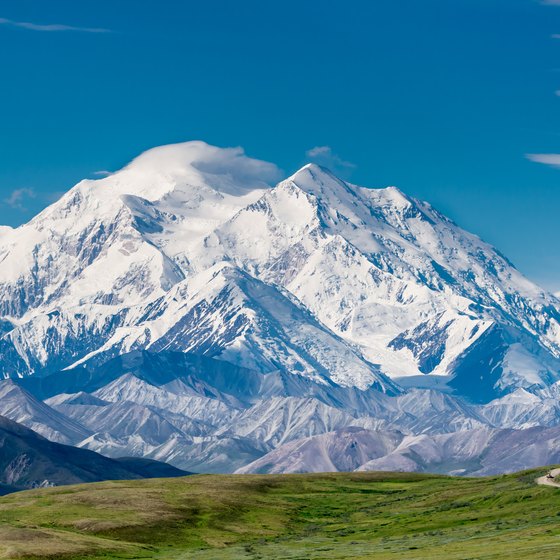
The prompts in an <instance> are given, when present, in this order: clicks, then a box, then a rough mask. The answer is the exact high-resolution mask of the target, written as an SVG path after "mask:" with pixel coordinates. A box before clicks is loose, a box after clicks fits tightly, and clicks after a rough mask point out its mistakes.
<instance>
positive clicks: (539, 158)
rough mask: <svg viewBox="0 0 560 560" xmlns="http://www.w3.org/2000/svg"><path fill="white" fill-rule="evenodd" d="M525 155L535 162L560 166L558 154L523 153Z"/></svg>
mask: <svg viewBox="0 0 560 560" xmlns="http://www.w3.org/2000/svg"><path fill="white" fill-rule="evenodd" d="M525 157H526V158H527V159H528V160H530V161H534V162H535V163H542V164H543V165H550V166H552V167H560V154H525Z"/></svg>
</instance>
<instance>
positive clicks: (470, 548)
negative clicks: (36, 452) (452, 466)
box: [0, 469, 560, 560]
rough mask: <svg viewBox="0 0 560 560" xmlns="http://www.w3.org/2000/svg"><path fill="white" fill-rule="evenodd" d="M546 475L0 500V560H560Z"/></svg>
mask: <svg viewBox="0 0 560 560" xmlns="http://www.w3.org/2000/svg"><path fill="white" fill-rule="evenodd" d="M544 472H546V471H545V470H544V469H541V470H540V471H539V470H534V471H527V472H524V473H519V474H515V475H507V476H498V477H490V478H451V477H444V476H431V475H418V474H405V473H351V474H347V473H337V474H308V475H247V476H240V475H197V476H191V477H186V478H176V479H156V480H140V481H130V482H128V481H120V482H103V483H95V484H84V485H78V486H63V487H57V488H48V489H41V490H32V491H27V492H20V493H16V494H12V495H9V496H5V497H2V498H0V558H43V559H44V558H68V559H73V560H74V559H86V558H103V559H109V558H111V559H112V558H127V559H132V558H159V559H185V560H186V559H193V560H221V559H223V560H226V559H228V560H234V559H235V560H242V559H252V560H254V559H267V560H268V559H290V560H295V559H301V560H304V559H305V560H307V559H317V560H318V559H321V560H323V559H324V560H331V559H332V560H334V559H337V560H338V559H346V558H351V559H353V560H360V559H376V560H385V559H392V560H393V559H405V558H406V559H426V560H427V559H430V560H439V559H441V560H472V559H485V560H486V559H488V560H489V559H497V558H507V559H509V560H516V559H519V560H527V559H530V558H538V559H539V560H547V559H554V560H558V559H559V558H560V489H556V488H550V487H543V486H537V485H535V483H534V479H535V478H536V477H537V476H540V475H541V474H543V473H544Z"/></svg>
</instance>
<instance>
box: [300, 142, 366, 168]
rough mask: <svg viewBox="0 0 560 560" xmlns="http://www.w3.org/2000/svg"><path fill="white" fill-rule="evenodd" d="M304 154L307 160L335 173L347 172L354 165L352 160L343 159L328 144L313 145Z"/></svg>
mask: <svg viewBox="0 0 560 560" xmlns="http://www.w3.org/2000/svg"><path fill="white" fill-rule="evenodd" d="M305 155H306V157H307V158H308V160H309V161H312V162H313V163H318V164H319V165H322V166H324V167H328V168H329V169H330V170H331V171H334V172H336V173H345V172H346V173H348V172H350V171H351V170H352V169H354V168H355V167H356V166H355V164H353V163H352V162H350V161H345V160H343V159H342V158H341V157H340V156H338V155H337V154H335V153H334V152H333V151H332V148H331V147H330V146H315V147H314V148H311V149H310V150H307V151H306V152H305Z"/></svg>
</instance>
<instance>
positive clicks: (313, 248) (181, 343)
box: [0, 142, 560, 402]
mask: <svg viewBox="0 0 560 560" xmlns="http://www.w3.org/2000/svg"><path fill="white" fill-rule="evenodd" d="M277 179H278V170H277V168H276V167H275V166H274V165H272V164H269V163H266V162H262V161H258V160H254V159H251V158H248V157H247V156H245V155H244V153H243V151H242V150H241V149H239V148H233V149H229V148H228V149H222V148H216V147H213V146H209V145H207V144H205V143H203V142H187V143H183V144H175V145H171V146H163V147H160V148H154V149H152V150H149V151H147V152H145V153H144V154H142V155H140V156H138V157H137V158H136V159H134V160H133V161H132V162H131V163H130V164H129V165H127V166H126V167H125V168H123V169H122V170H120V171H117V172H116V173H113V174H111V175H110V176H108V177H106V178H103V179H100V180H96V181H91V180H86V181H82V182H81V183H79V184H78V185H76V186H75V187H74V188H73V189H71V190H70V191H69V192H68V193H66V194H65V195H64V196H63V197H62V198H61V199H60V200H59V201H58V202H56V203H54V204H53V205H51V206H50V207H48V208H47V209H45V210H44V211H43V212H41V213H40V214H39V215H38V216H36V217H35V218H34V219H33V220H31V221H30V222H29V223H27V224H25V225H23V226H21V227H19V228H16V229H2V230H1V231H0V263H1V264H0V337H1V338H0V357H1V360H0V370H1V371H0V373H1V375H3V376H5V377H18V376H29V375H47V374H49V373H52V372H55V371H58V370H62V369H64V368H66V369H67V368H73V367H77V366H78V365H82V366H85V367H97V366H100V365H101V364H103V363H105V362H106V361H108V360H109V359H111V358H113V357H115V356H118V355H120V354H124V353H127V352H130V351H134V350H149V351H150V352H156V353H157V352H161V351H180V352H188V353H193V354H197V355H202V356H206V357H209V358H215V359H217V360H221V361H223V362H229V363H231V364H233V365H234V366H236V367H239V368H245V369H247V370H253V371H256V372H260V373H265V374H266V373H271V372H282V373H283V374H295V375H297V376H299V377H303V378H308V379H310V380H312V381H313V382H314V383H319V384H324V385H325V386H342V387H356V388H358V389H361V390H364V389H367V388H369V387H374V388H375V389H377V390H379V391H381V392H382V393H388V394H396V393H398V392H399V391H401V389H400V388H399V386H402V387H405V388H406V387H411V386H412V387H413V386H421V387H425V386H437V387H440V388H443V389H444V390H445V391H452V392H454V393H455V394H456V395H460V396H463V397H465V398H466V399H467V400H469V401H473V402H488V401H490V400H491V399H493V398H495V397H497V396H500V395H504V394H508V393H510V392H512V391H515V390H516V389H519V388H526V389H530V388H534V387H539V388H541V389H544V388H546V387H547V386H549V385H551V384H552V383H554V382H555V381H557V380H558V379H559V378H560V303H559V301H558V299H557V298H556V297H555V296H552V295H550V294H548V293H546V292H545V291H544V290H542V289H541V288H539V287H538V286H536V285H535V284H533V283H531V282H530V281H529V280H527V279H526V278H525V277H523V275H522V274H521V273H520V272H519V271H518V270H516V269H515V267H514V266H513V265H512V264H511V263H510V262H509V261H508V260H507V259H506V258H504V257H503V256H502V255H501V254H500V253H499V252H497V251H496V250H495V249H494V248H493V247H491V246H490V245H488V244H487V243H485V242H483V241H481V240H480V239H479V238H478V237H476V236H475V235H472V234H470V233H468V232H465V231H464V230H462V229H461V228H459V227H458V226H457V225H456V224H454V223H453V222H452V221H450V220H449V219H447V218H446V217H445V216H443V215H441V214H440V213H439V212H438V211H436V210H435V209H433V208H432V207H431V206H430V205H429V204H427V203H425V202H421V201H418V200H415V199H413V198H411V197H408V196H406V195H405V194H403V193H402V192H400V191H399V190H398V189H396V188H394V187H389V188H385V189H367V188H363V187H359V186H356V185H352V184H349V183H347V182H345V181H342V180H340V179H338V178H337V177H335V176H334V175H333V174H332V173H331V172H330V171H328V170H327V169H324V168H322V167H319V166H317V165H314V164H309V165H306V166H304V167H303V168H302V169H300V170H299V171H298V172H297V173H295V174H294V175H292V176H291V177H289V178H287V179H285V180H283V181H281V182H279V183H278V184H276V185H275V182H276V180H277Z"/></svg>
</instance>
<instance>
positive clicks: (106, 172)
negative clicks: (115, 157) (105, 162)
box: [93, 169, 113, 177]
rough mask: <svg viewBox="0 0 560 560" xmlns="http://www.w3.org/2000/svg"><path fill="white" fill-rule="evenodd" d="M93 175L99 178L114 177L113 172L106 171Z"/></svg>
mask: <svg viewBox="0 0 560 560" xmlns="http://www.w3.org/2000/svg"><path fill="white" fill-rule="evenodd" d="M93 174H94V175H97V176H98V177H108V176H109V175H112V174H113V172H112V171H107V170H106V169H100V170H99V171H94V172H93Z"/></svg>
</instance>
